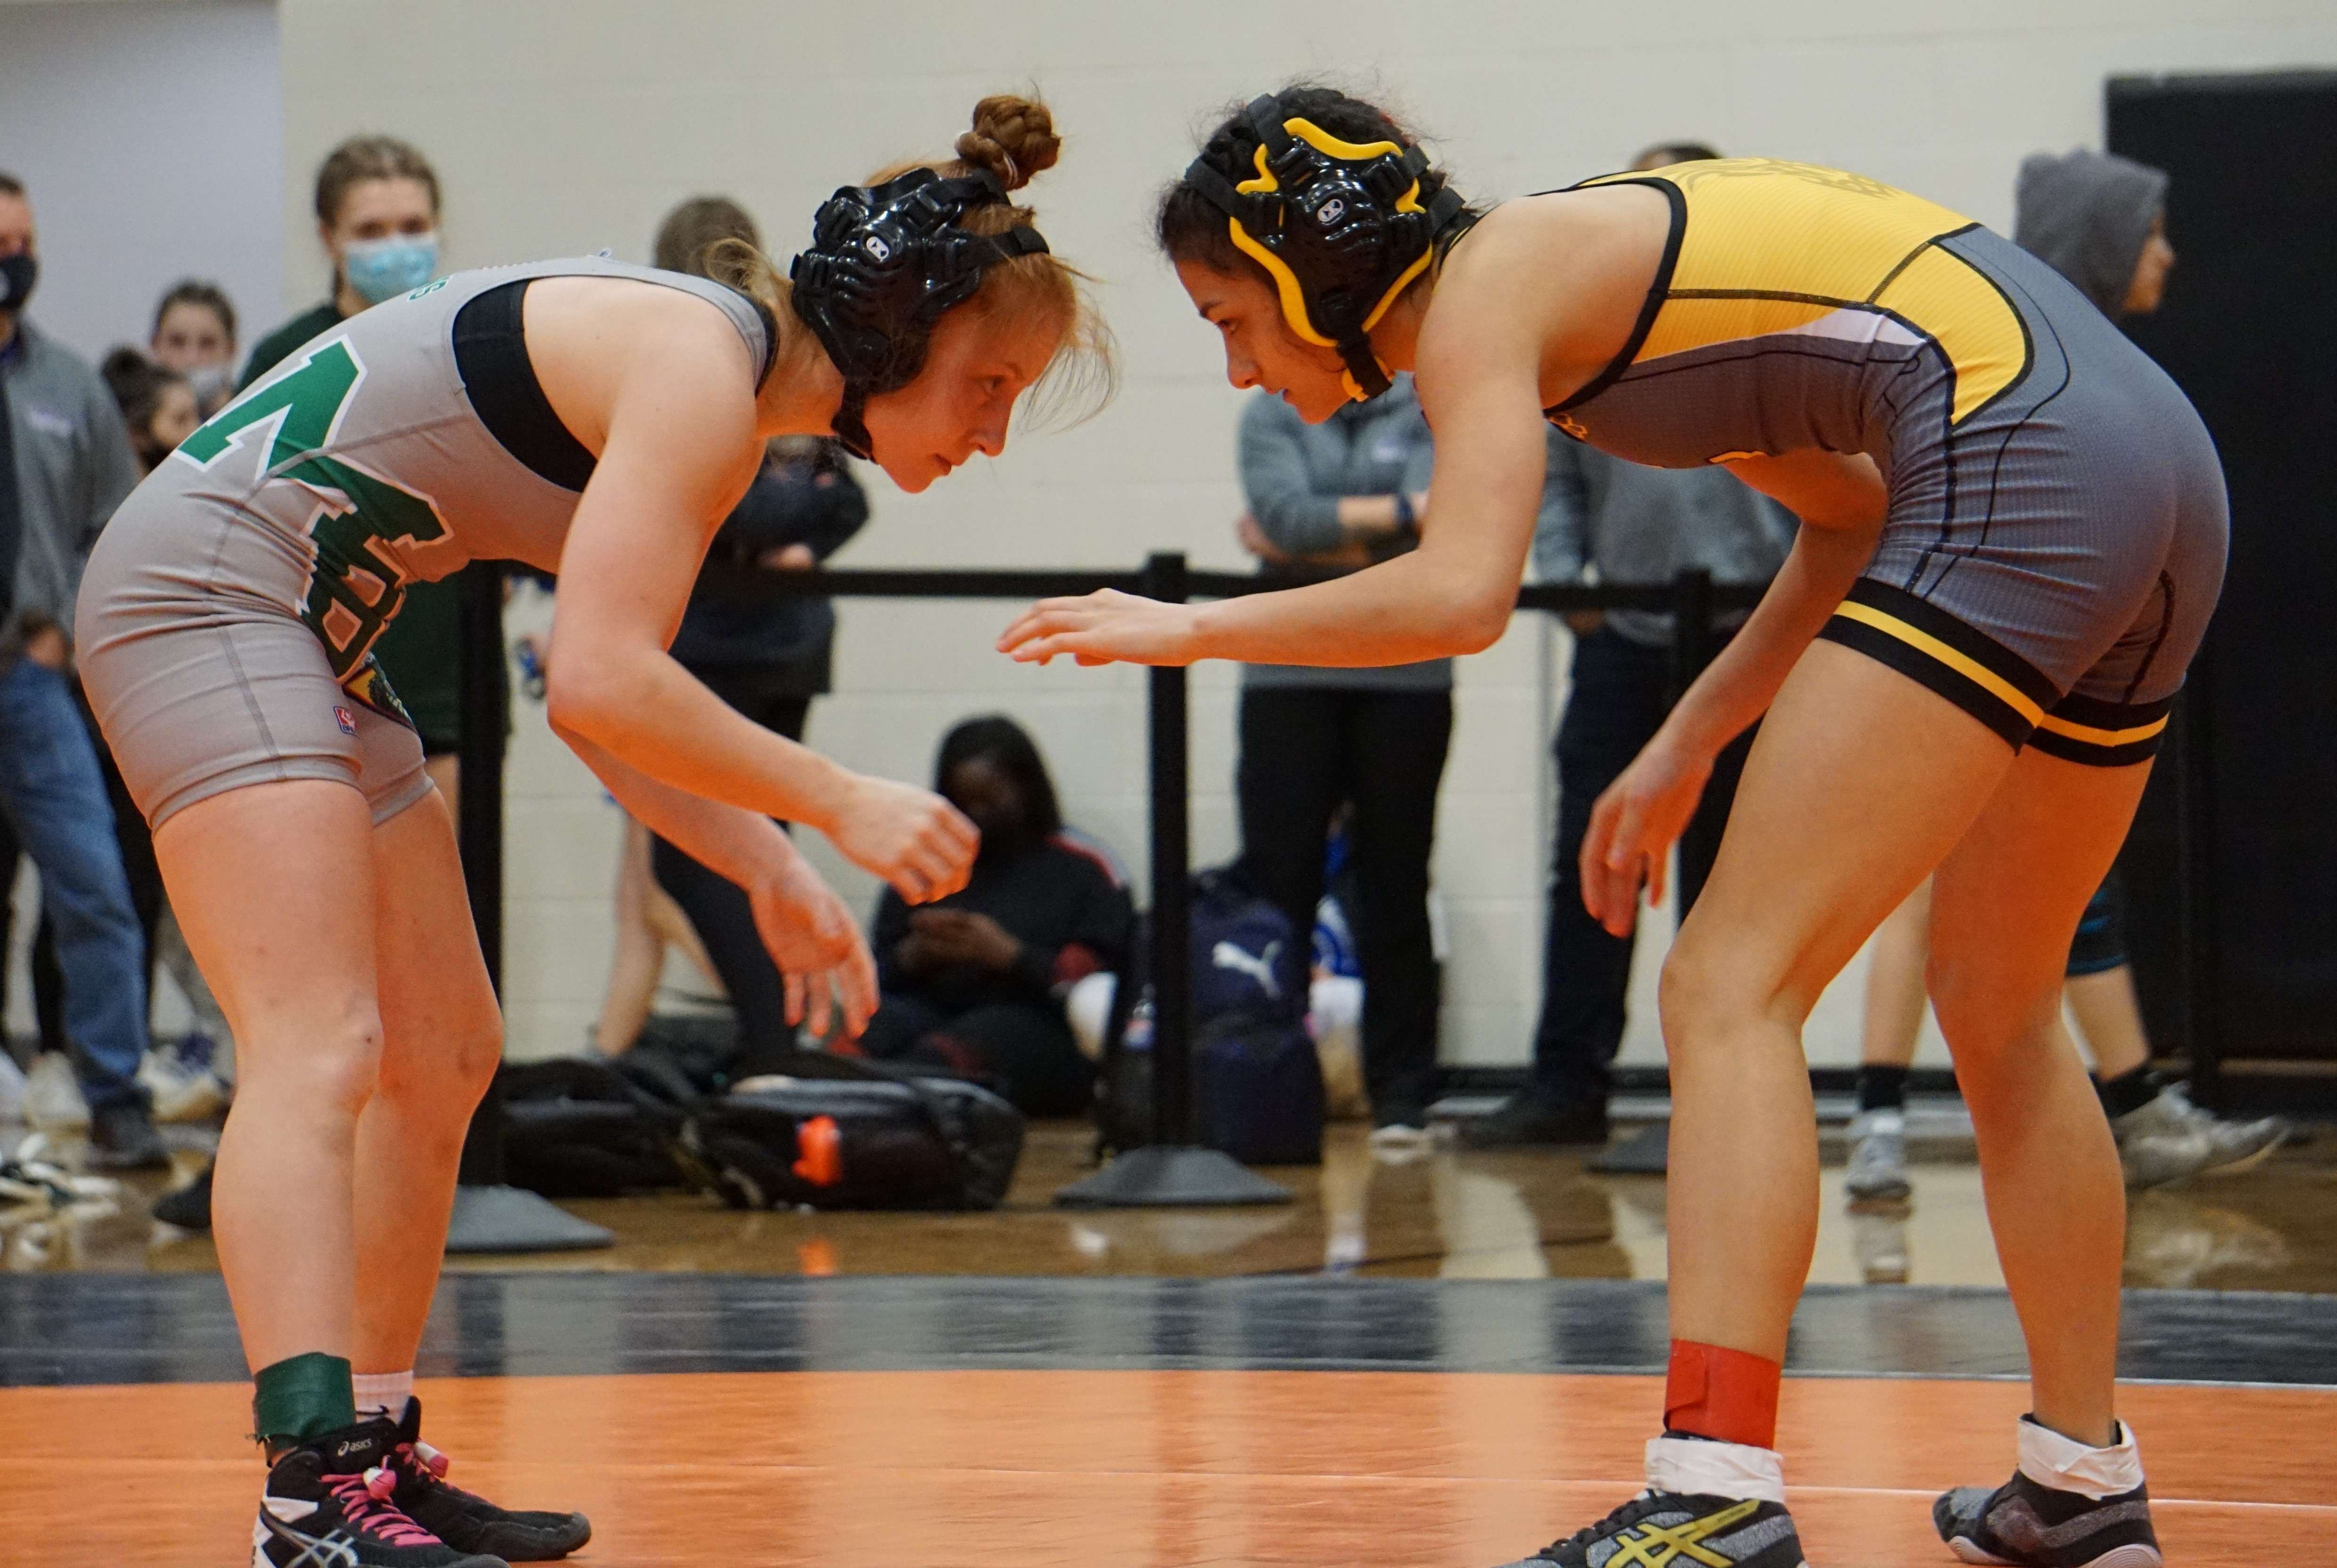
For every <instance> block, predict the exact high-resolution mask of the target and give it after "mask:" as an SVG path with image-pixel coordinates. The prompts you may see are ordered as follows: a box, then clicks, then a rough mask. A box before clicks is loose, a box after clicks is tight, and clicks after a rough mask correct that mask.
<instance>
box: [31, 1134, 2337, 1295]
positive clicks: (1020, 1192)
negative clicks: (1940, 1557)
mask: <svg viewBox="0 0 2337 1568" xmlns="http://www.w3.org/2000/svg"><path fill="white" fill-rule="evenodd" d="M1364 1131H1365V1130H1364V1128H1363V1127H1362V1126H1361V1125H1359V1124H1356V1123H1352V1122H1347V1123H1338V1124H1335V1125H1334V1126H1333V1127H1332V1129H1331V1132H1330V1137H1329V1139H1328V1141H1327V1142H1326V1146H1325V1160H1324V1163H1323V1165H1322V1166H1321V1167H1320V1168H1318V1169H1303V1170H1288V1171H1274V1172H1272V1174H1273V1175H1274V1176H1275V1178H1276V1180H1278V1181H1283V1182H1285V1183H1286V1185H1287V1186H1289V1187H1290V1189H1291V1191H1292V1192H1293V1193H1294V1195H1295V1196H1296V1200H1297V1201H1296V1202H1295V1203H1292V1204H1290V1205H1288V1206H1286V1207H1283V1208H1276V1209H1255V1210H1217V1211H1214V1212H1190V1211H1188V1212H1177V1213H1160V1212H1150V1213H1144V1212H1135V1213H1129V1212H1120V1213H1097V1212H1087V1213H1071V1212H1068V1211H1066V1210H1061V1209H1056V1208H1054V1207H1052V1206H1051V1204H1050V1202H1049V1199H1050V1197H1051V1195H1052V1193H1053V1192H1054V1191H1056V1189H1058V1188H1060V1187H1061V1186H1063V1185H1065V1184H1066V1183H1068V1182H1070V1181H1073V1180H1075V1179H1076V1178H1078V1177H1080V1176H1081V1175H1084V1174H1085V1173H1086V1172H1087V1170H1088V1168H1089V1167H1088V1165H1087V1158H1088V1151H1089V1146H1090V1142H1091V1134H1090V1132H1088V1130H1087V1129H1086V1128H1085V1127H1084V1126H1083V1125H1080V1124H1076V1123H1071V1122H1040V1123H1038V1124H1036V1125H1034V1126H1033V1127H1032V1129H1031V1134H1030V1142H1029V1144H1028V1146H1027V1148H1026V1150H1025V1152H1024V1155H1023V1160H1022V1168H1021V1170H1020V1171H1019V1172H1018V1174H1017V1177H1016V1180H1015V1183H1014V1189H1013V1191H1012V1193H1011V1194H1010V1195H1009V1197H1008V1201H1007V1202H1006V1204H1005V1206H1004V1207H1003V1208H1002V1209H1000V1210H998V1211H996V1212H994V1213H989V1214H953V1215H945V1216H935V1215H902V1214H776V1213H774V1214H748V1213H739V1212H736V1211H733V1210H726V1209H723V1208H722V1207H720V1206H719V1204H717V1203H715V1202H714V1201H712V1200H710V1199H705V1198H701V1197H698V1196H695V1195H687V1194H672V1195H668V1196H661V1197H649V1198H627V1199H613V1200H596V1201H576V1202H570V1203H568V1204H566V1205H565V1206H566V1207H567V1208H568V1209H570V1210H572V1211H573V1212H575V1213H578V1214H581V1215H582V1216H584V1217H585V1218H587V1219H590V1220H593V1221H595V1222H597V1223H599V1224H601V1225H605V1226H607V1227H609V1228H610V1229H611V1230H614V1231H615V1232H616V1233H617V1235H618V1238H619V1244H618V1245H617V1246H616V1247H615V1248H613V1249H611V1250H608V1251H605V1252H590V1253H568V1254H560V1255H556V1256H553V1257H549V1258H541V1259H508V1258H494V1259H455V1260H453V1262H452V1264H451V1267H453V1268H455V1269H495V1270H504V1269H513V1268H521V1269H558V1270H562V1271H569V1270H574V1269H618V1270H654V1271H660V1272H715V1273H744V1274H979V1275H995V1274H1041V1275H1045V1274H1054V1275H1069V1276H1089V1277H1100V1276H1109V1275H1124V1274H1142V1275H1162V1274H1177V1275H1237V1274H1277V1273H1291V1272H1311V1271H1315V1270H1319V1269H1333V1270H1335V1271H1343V1272H1353V1273H1357V1274H1362V1275H1364V1276H1367V1277H1369V1276H1386V1277H1428V1278H1444V1279H1540V1278H1545V1277H1550V1278H1563V1279H1661V1278H1663V1274H1664V1232H1663V1202H1664V1184H1663V1181H1662V1179H1661V1178H1659V1177H1650V1176H1630V1177H1605V1176H1596V1175H1592V1174H1590V1173H1589V1172H1588V1171H1586V1170H1585V1169H1584V1163H1583V1159H1582V1154H1583V1151H1579V1150H1566V1151H1517V1152H1501V1153H1485V1154H1475V1153H1462V1152H1454V1151H1453V1150H1452V1149H1451V1148H1450V1147H1449V1146H1448V1147H1442V1148H1440V1149H1439V1151H1438V1152H1435V1153H1433V1154H1432V1155H1429V1156H1428V1157H1426V1158H1424V1159H1420V1160H1417V1161H1412V1162H1409V1163H1392V1162H1390V1161H1385V1160H1378V1159H1374V1157H1373V1155H1372V1152H1371V1151H1370V1150H1369V1148H1368V1147H1366V1145H1365V1142H1364ZM0 1138H5V1133H4V1132H0ZM171 1138H172V1139H173V1140H174V1141H177V1142H181V1144H182V1145H183V1146H182V1147H181V1149H180V1150H179V1151H178V1155H177V1157H178V1160H179V1162H180V1164H181V1167H182V1171H181V1173H178V1174H174V1175H172V1176H171V1177H162V1176H148V1177H141V1178H139V1179H137V1180H136V1181H134V1182H133V1183H132V1191H129V1192H127V1193H125V1195H124V1197H123V1201H122V1203H121V1204H120V1206H119V1209H118V1211H116V1212H114V1213H112V1214H111V1215H104V1216H98V1217H93V1218H91V1219H88V1220H82V1221H77V1222H75V1223H74V1224H73V1225H71V1226H70V1227H67V1228H65V1229H64V1231H63V1232H62V1233H60V1234H57V1235H54V1236H53V1237H50V1238H48V1239H46V1240H45V1241H44V1244H43V1245H42V1246H41V1248H39V1249H38V1251H39V1254H40V1255H39V1256H38V1257H37V1258H35V1257H33V1256H31V1255H30V1251H31V1250H27V1249H24V1248H22V1247H21V1246H19V1245H18V1241H19V1240H20V1238H19V1237H18V1236H17V1234H16V1233H15V1232H14V1231H12V1230H11V1229H10V1222H9V1217H8V1216H7V1214H5V1212H0V1263H5V1268H6V1269H11V1270H14V1269H93V1270H101V1271H106V1272H112V1271H117V1270H138V1271H150V1272H165V1273H181V1272H197V1273H208V1272H210V1271H213V1270H215V1269H217V1268H218V1267H219V1263H218V1258H217V1255H216V1254H215V1253H214V1252H213V1251H212V1250H211V1244H210V1238H209V1237H207V1236H200V1235H191V1234H189V1233H187V1232H184V1231H178V1230H171V1229H170V1228H169V1227H167V1226H156V1225H154V1224H152V1222H151V1221H150V1220H148V1219H147V1216H146V1212H145V1210H146V1206H147V1203H148V1202H149V1201H151V1200H152V1197H153V1196H154V1195H155V1194H157V1193H159V1192H160V1191H162V1190H164V1189H165V1188H166V1187H167V1186H169V1185H171V1184H172V1183H173V1182H174V1181H178V1180H181V1179H183V1175H184V1174H191V1172H192V1171H195V1170H197V1169H200V1164H201V1161H202V1159H203V1158H204V1155H205V1149H204V1148H202V1147H199V1146H198V1145H197V1143H196V1142H195V1140H194V1139H193V1138H192V1137H191V1135H190V1134H189V1133H188V1132H184V1131H181V1130H178V1129H172V1130H171ZM1840 1143H1841V1138H1840V1133H1839V1129H1838V1128H1829V1130H1828V1132H1827V1147H1828V1148H1829V1150H1830V1151H1831V1152H1832V1153H1833V1163H1831V1164H1830V1165H1829V1167H1828V1168H1827V1170H1826V1171H1824V1177H1823V1181H1824V1202H1823V1204H1822V1206H1821V1209H1820V1218H1819V1229H1818V1247H1817V1259H1816V1263H1815V1266H1814V1269H1812V1271H1811V1278H1812V1279H1813V1280H1814V1281H1816V1282H1818V1283H1821V1284H1826V1283H1832V1284H1860V1283H1867V1282H1878V1283H1879V1282H1886V1281H1887V1282H1893V1283H1895V1282H1901V1281H1905V1282H1912V1283H1914V1284H1919V1285H1986V1286H2000V1285H2001V1284H2002V1283H2003V1279H2002V1276H2001V1275H2000V1273H1999V1272H1998V1270H1997V1265H1996V1254H1995V1250H1994V1248H1993V1245H1992V1244H1991V1243H1990V1239H1989V1234H1988V1220H1987V1215H1986V1213H1985V1211H1984V1210H1983V1208H1982V1205H1981V1201H1980V1173H1979V1171H1977V1170H1976V1169H1975V1168H1974V1167H1973V1166H1972V1164H1971V1161H1970V1153H1969V1145H1970V1134H1969V1132H1968V1131H1967V1132H1965V1133H1964V1134H1963V1136H1962V1141H1961V1146H1960V1147H1959V1146H1957V1145H1955V1144H1952V1143H1950V1144H1947V1145H1945V1146H1944V1147H1943V1148H1941V1151H1940V1152H1938V1153H1937V1155H1936V1156H1935V1157H1931V1156H1927V1155H1926V1153H1925V1152H1924V1151H1923V1150H1922V1149H1921V1148H1919V1149H1918V1151H1917V1153H1918V1160H1917V1163H1916V1164H1915V1166H1914V1169H1913V1176H1914V1181H1915V1198H1914V1201H1913V1202H1912V1203H1911V1204H1908V1205H1905V1206H1902V1207H1899V1208H1894V1209H1887V1210H1875V1211H1869V1212H1861V1213H1853V1212H1851V1211H1850V1210H1849V1207H1848V1206H1847V1205H1846V1204H1845V1202H1844V1201H1843V1191H1842V1169H1841V1165H1840V1158H1841V1151H1840V1147H1839V1145H1840ZM2127 1283H2128V1284H2130V1285H2136V1286H2144V1287H2154V1288H2158V1289H2198V1288H2207V1289H2225V1290H2276V1291H2315V1292H2337V1137H2332V1136H2329V1135H2327V1134H2326V1133H2325V1132H2322V1133H2316V1134H2314V1135H2312V1136H2309V1137H2307V1138H2305V1139H2304V1140H2303V1141H2302V1142H2299V1143H2298V1144H2296V1145H2294V1146H2293V1147H2291V1148H2288V1149H2284V1150H2283V1151H2282V1152H2280V1153H2279V1154H2278V1155H2277V1156H2276V1157H2275V1158H2274V1159H2273V1161H2269V1162H2267V1163H2266V1164H2264V1165H2262V1166H2259V1167H2257V1168H2255V1169H2254V1170H2251V1171H2245V1172H2243V1173H2240V1174H2237V1175H2233V1176H2228V1177H2223V1178H2218V1179H2212V1180H2208V1181H2198V1182H2194V1183H2190V1184H2188V1185H2185V1186H2182V1187H2176V1188H2169V1189H2166V1190H2164V1191H2154V1192H2145V1193H2140V1194H2137V1195H2136V1197H2135V1199H2134V1201H2133V1202H2132V1204H2131V1205H2130V1211H2129V1215H2128V1234H2127Z"/></svg>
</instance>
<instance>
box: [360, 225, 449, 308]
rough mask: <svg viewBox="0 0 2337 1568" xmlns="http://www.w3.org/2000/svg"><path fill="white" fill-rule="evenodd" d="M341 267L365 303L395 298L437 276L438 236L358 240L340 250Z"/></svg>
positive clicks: (376, 303)
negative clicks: (345, 248)
mask: <svg viewBox="0 0 2337 1568" xmlns="http://www.w3.org/2000/svg"><path fill="white" fill-rule="evenodd" d="M341 270H342V272H343V273H344V274H345V275H346V276H347V278H348V280H349V287H350V288H352V289H356V290H357V293H358V294H360V295H361V296H363V297H364V299H365V302H366V303H367V304H368V305H378V304H380V303H381V302H382V301H383V300H385V299H396V298H397V297H398V296H399V295H400V294H404V293H406V292H407V291H409V290H411V289H419V288H421V287H422V286H423V285H424V284H425V283H427V282H429V281H430V279H432V278H434V277H435V276H436V275H437V272H438V236H437V235H435V234H420V235H406V234H394V235H392V236H390V237H389V238H388V239H386V240H357V241H356V242H355V243H353V244H351V245H350V246H349V247H348V248H347V250H343V251H342V252H341Z"/></svg>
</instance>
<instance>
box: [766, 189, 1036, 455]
mask: <svg viewBox="0 0 2337 1568" xmlns="http://www.w3.org/2000/svg"><path fill="white" fill-rule="evenodd" d="M1005 200H1006V190H1005V187H1004V186H1002V185H1001V184H1000V183H999V182H998V180H997V177H996V176H995V175H992V174H991V173H990V172H989V171H986V170H985V171H977V172H975V173H973V174H970V175H967V176H965V177H964V178H963V179H958V180H944V179H943V178H942V177H941V176H940V175H938V174H936V173H934V171H932V170H930V169H912V170H910V171H908V172H907V173H905V174H903V175H901V176H900V177H899V178H897V179H894V180H888V181H885V183H884V184H882V185H878V186H875V187H873V188H871V187H867V186H861V185H846V186H843V187H841V188H839V189H838V190H837V191H836V194H835V195H833V196H831V197H829V198H828V199H827V200H826V201H824V202H822V203H820V209H819V211H818V213H817V214H816V215H815V216H814V217H813V219H812V223H811V245H810V247H809V248H808V249H807V250H804V251H803V252H802V253H800V254H799V255H797V257H796V259H795V261H794V263H793V264H792V265H791V266H790V267H789V268H788V269H787V276H788V277H789V278H790V279H793V280H794V283H795V287H794V289H793V290H792V291H791V298H792V300H793V303H794V305H795V312H796V314H797V316H800V317H801V318H803V321H804V324H805V325H806V326H807V327H809V328H811V329H812V331H813V332H814V333H816V334H817V335H818V338H819V340H820V343H821V345H822V346H823V347H825V348H826V349H827V357H828V358H830V359H831V360H833V361H835V364H836V369H837V370H838V371H840V372H842V373H843V376H844V404H843V406H842V407H839V408H838V409H836V420H835V425H834V428H835V431H836V439H837V440H839V441H841V442H843V443H844V446H845V448H846V450H847V451H849V452H850V453H851V454H852V455H853V456H856V457H866V456H871V453H870V450H869V446H870V443H869V439H868V426H867V423H866V421H865V418H864V417H863V416H864V414H865V410H866V408H867V407H868V399H869V398H870V397H874V396H875V394H877V393H879V392H891V391H895V390H897V389H898V388H900V387H905V386H907V385H908V384H909V383H910V382H911V381H913V380H914V379H915V378H916V375H917V372H918V370H920V369H921V368H924V363H925V345H926V342H927V340H928V339H929V338H931V337H932V336H933V329H934V322H936V321H938V320H940V319H941V317H942V312H944V310H947V309H949V308H950V307H951V306H953V305H961V304H963V303H964V302H965V301H966V300H968V299H973V295H974V290H976V289H979V288H981V287H982V271H983V268H985V267H988V266H991V265H992V263H995V262H999V261H1005V260H1012V258H1014V257H1017V256H1030V255H1036V254H1039V253H1041V252H1043V251H1044V250H1046V249H1047V241H1046V240H1045V238H1044V237H1043V236H1041V234H1040V232H1039V231H1038V230H1036V229H1033V228H1031V227H1029V226H1028V225H1023V226H1020V227H1017V228H1012V229H1009V230H1006V231H1005V232H1004V233H1002V234H999V235H995V236H992V235H983V234H969V233H967V232H966V231H965V230H963V229H961V228H959V227H958V220H959V219H960V218H962V217H963V216H964V215H965V213H966V212H967V211H969V210H971V209H973V208H975V207H987V206H990V205H991V204H992V203H993V202H1003V201H1005Z"/></svg>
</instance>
